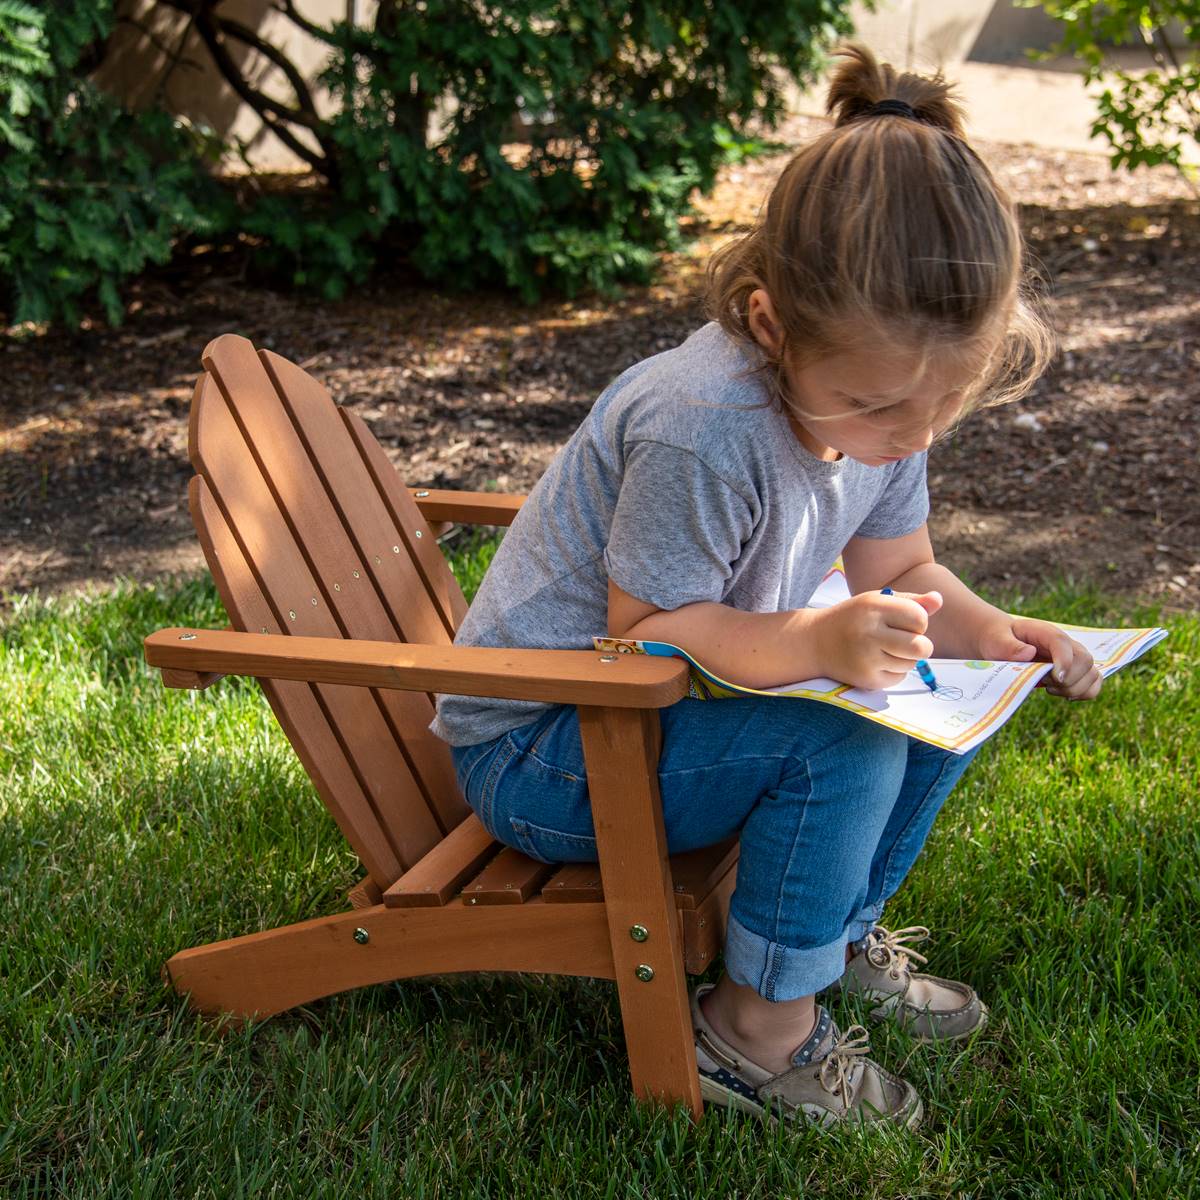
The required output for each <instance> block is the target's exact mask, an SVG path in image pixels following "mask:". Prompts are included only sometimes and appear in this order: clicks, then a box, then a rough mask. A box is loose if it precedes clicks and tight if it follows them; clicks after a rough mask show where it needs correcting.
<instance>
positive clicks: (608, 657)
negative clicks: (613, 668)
mask: <svg viewBox="0 0 1200 1200" xmlns="http://www.w3.org/2000/svg"><path fill="white" fill-rule="evenodd" d="M600 661H601V662H616V661H617V656H616V655H615V654H602V655H600Z"/></svg>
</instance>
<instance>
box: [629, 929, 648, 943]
mask: <svg viewBox="0 0 1200 1200" xmlns="http://www.w3.org/2000/svg"><path fill="white" fill-rule="evenodd" d="M629 936H630V937H631V938H633V940H634V941H635V942H644V941H645V940H646V939H647V938H648V937H649V936H650V932H649V930H648V929H647V928H646V927H645V925H631V926H630V927H629Z"/></svg>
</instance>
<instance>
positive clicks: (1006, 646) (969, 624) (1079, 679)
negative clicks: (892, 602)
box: [843, 525, 1101, 700]
mask: <svg viewBox="0 0 1200 1200" xmlns="http://www.w3.org/2000/svg"><path fill="white" fill-rule="evenodd" d="M843 561H844V562H845V564H846V581H847V582H848V583H849V585H850V589H851V591H853V592H859V591H861V590H863V589H868V588H869V589H876V588H883V587H891V588H894V589H895V590H896V591H898V592H915V593H923V594H928V593H931V592H934V593H937V594H938V595H940V596H941V599H942V604H941V607H940V608H938V609H936V610H934V611H933V612H932V614H931V615H930V618H929V626H928V634H929V637H930V638H931V639H932V641H933V644H934V646H935V648H936V653H937V655H938V657H940V658H983V659H992V660H996V661H1006V662H1032V661H1033V660H1035V659H1042V660H1049V661H1051V662H1053V663H1054V672H1053V676H1054V682H1053V683H1052V684H1051V685H1050V686H1049V687H1048V688H1047V690H1048V691H1049V692H1050V693H1051V694H1053V695H1060V696H1066V697H1067V698H1068V699H1072V700H1091V699H1093V698H1094V697H1095V696H1096V695H1098V694H1099V692H1100V685H1101V675H1100V672H1099V671H1098V670H1097V669H1096V667H1095V665H1094V663H1093V661H1092V656H1091V654H1090V653H1089V652H1088V651H1087V650H1086V649H1085V648H1084V647H1083V646H1081V645H1080V644H1079V643H1078V642H1076V641H1075V640H1074V639H1073V638H1071V637H1070V636H1069V635H1068V634H1066V633H1064V632H1063V631H1062V630H1061V629H1059V628H1058V626H1057V625H1054V624H1053V623H1051V622H1050V621H1040V620H1037V619H1036V618H1033V617H1021V616H1016V615H1014V614H1012V613H1007V612H1005V611H1004V610H1003V609H999V608H997V607H996V606H995V605H994V604H989V603H988V602H987V601H986V600H984V599H982V598H981V597H980V596H977V595H976V594H975V593H974V592H973V591H971V589H970V588H969V587H967V585H966V584H965V583H963V581H962V580H961V579H959V578H958V576H957V575H955V574H954V572H953V571H951V570H950V569H949V568H948V567H944V566H942V564H941V563H939V562H935V561H934V557H933V546H932V544H931V543H930V540H929V531H928V529H927V527H926V526H924V525H922V526H921V527H920V528H919V529H917V530H914V531H913V532H912V533H910V534H907V535H905V536H904V537H900V538H891V539H887V540H884V539H881V538H852V539H851V540H850V543H849V544H848V545H847V546H846V549H845V552H844V554H843Z"/></svg>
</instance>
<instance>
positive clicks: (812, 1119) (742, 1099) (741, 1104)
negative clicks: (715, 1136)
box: [700, 1075, 925, 1129]
mask: <svg viewBox="0 0 1200 1200" xmlns="http://www.w3.org/2000/svg"><path fill="white" fill-rule="evenodd" d="M700 1097H701V1099H703V1100H704V1101H705V1103H707V1104H715V1105H717V1106H718V1107H719V1108H729V1109H733V1110H734V1111H735V1112H744V1113H750V1114H751V1115H752V1116H756V1117H765V1118H767V1119H768V1120H770V1121H772V1122H778V1121H780V1120H782V1119H783V1118H782V1117H781V1116H780V1114H779V1113H778V1112H777V1111H776V1108H775V1106H774V1105H770V1106H768V1105H765V1104H759V1103H758V1102H757V1101H755V1100H751V1099H749V1098H748V1097H747V1096H742V1095H739V1094H738V1093H737V1092H735V1091H733V1090H732V1089H731V1088H727V1087H724V1086H723V1085H722V1084H719V1083H717V1081H716V1080H715V1079H709V1078H708V1077H707V1076H706V1075H701V1076H700ZM800 1110H801V1112H802V1113H803V1114H804V1116H805V1117H806V1118H807V1119H808V1124H809V1125H815V1126H816V1127H817V1128H819V1129H831V1128H833V1127H834V1126H836V1125H848V1124H852V1123H853V1122H851V1121H850V1120H849V1119H848V1118H842V1117H837V1116H835V1115H834V1114H833V1113H831V1112H830V1111H829V1110H828V1109H827V1108H817V1107H816V1106H815V1105H814V1106H811V1107H810V1106H808V1105H804V1104H802V1105H801V1106H800ZM924 1115H925V1105H924V1104H923V1103H922V1102H921V1097H920V1096H917V1097H916V1104H914V1105H913V1107H912V1109H911V1110H910V1111H909V1113H908V1115H907V1116H906V1117H905V1118H904V1119H903V1120H902V1121H901V1120H899V1119H897V1118H894V1117H884V1118H881V1119H879V1120H877V1121H864V1122H862V1124H864V1125H867V1126H873V1125H892V1126H895V1125H900V1126H901V1127H903V1128H904V1129H916V1127H917V1126H918V1125H920V1123H921V1118H922V1117H923V1116H924Z"/></svg>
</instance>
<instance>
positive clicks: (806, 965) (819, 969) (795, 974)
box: [725, 913, 849, 1001]
mask: <svg viewBox="0 0 1200 1200" xmlns="http://www.w3.org/2000/svg"><path fill="white" fill-rule="evenodd" d="M848 940H849V930H847V931H846V932H845V933H842V934H841V935H840V936H838V937H837V938H835V939H834V940H833V941H832V942H828V943H826V945H824V946H811V947H805V948H804V949H798V948H797V947H795V946H783V945H780V943H779V942H772V941H769V940H768V939H767V938H765V937H761V936H760V935H759V934H757V933H751V932H750V930H749V929H747V928H746V927H745V925H743V924H742V923H741V922H740V921H739V920H738V919H737V918H736V917H735V916H734V915H733V913H730V914H729V923H728V926H727V928H726V931H725V971H726V973H727V974H728V975H729V977H730V978H731V979H732V980H733V982H734V983H740V984H742V985H743V986H745V987H752V988H753V989H754V990H755V991H756V992H757V993H758V994H759V995H760V996H762V998H763V999H764V1000H773V1001H781V1000H799V999H800V997H801V996H811V995H812V994H813V993H814V992H819V991H820V990H821V989H822V988H825V987H828V986H829V985H830V984H831V983H832V982H833V981H834V980H835V979H840V978H841V977H842V973H843V972H844V971H845V969H846V942H847V941H848Z"/></svg>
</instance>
